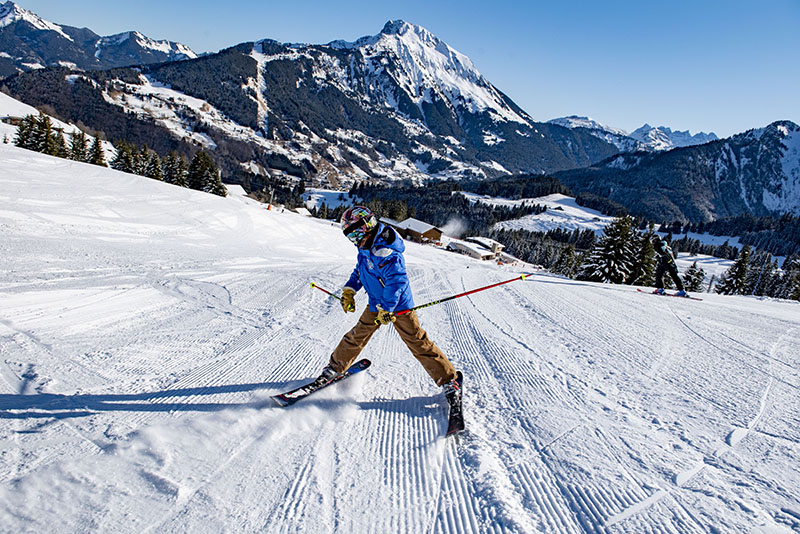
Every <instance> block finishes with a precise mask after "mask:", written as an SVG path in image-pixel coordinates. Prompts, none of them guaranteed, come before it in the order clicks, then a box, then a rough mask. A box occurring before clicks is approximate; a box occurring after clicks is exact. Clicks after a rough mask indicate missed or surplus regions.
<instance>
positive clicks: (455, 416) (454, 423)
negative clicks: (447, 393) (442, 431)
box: [447, 371, 464, 436]
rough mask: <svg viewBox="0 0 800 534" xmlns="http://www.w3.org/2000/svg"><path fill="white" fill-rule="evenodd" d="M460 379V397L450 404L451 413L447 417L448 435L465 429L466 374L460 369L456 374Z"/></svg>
mask: <svg viewBox="0 0 800 534" xmlns="http://www.w3.org/2000/svg"><path fill="white" fill-rule="evenodd" d="M456 380H457V381H458V398H457V399H455V401H454V402H452V403H449V401H448V404H450V413H449V415H448V417H447V435H448V436H452V435H453V434H459V433H461V432H463V431H464V411H463V410H462V409H461V408H462V404H461V403H462V400H463V397H464V375H462V374H461V371H458V375H457V376H456Z"/></svg>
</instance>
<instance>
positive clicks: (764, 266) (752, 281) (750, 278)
mask: <svg viewBox="0 0 800 534" xmlns="http://www.w3.org/2000/svg"><path fill="white" fill-rule="evenodd" d="M775 275H776V269H775V265H774V264H773V263H772V254H770V253H768V252H763V251H758V252H755V253H753V254H752V255H751V258H750V268H749V269H748V271H747V275H746V276H745V281H744V287H743V288H742V293H743V294H745V295H758V296H763V295H766V294H767V289H768V288H769V287H770V285H772V279H773V278H774V277H775Z"/></svg>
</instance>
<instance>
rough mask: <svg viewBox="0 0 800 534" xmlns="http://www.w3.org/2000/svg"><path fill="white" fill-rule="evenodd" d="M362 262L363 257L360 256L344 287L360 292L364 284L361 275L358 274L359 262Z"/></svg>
mask: <svg viewBox="0 0 800 534" xmlns="http://www.w3.org/2000/svg"><path fill="white" fill-rule="evenodd" d="M360 262H361V258H359V259H358V261H357V262H356V267H355V269H353V272H352V274H351V275H350V278H348V279H347V283H346V284H345V285H344V287H349V288H350V289H352V290H353V291H355V292H356V293H358V290H359V289H361V288H362V287H363V284H362V283H361V277H360V276H359V274H358V263H360Z"/></svg>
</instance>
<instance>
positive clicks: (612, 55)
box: [0, 0, 800, 137]
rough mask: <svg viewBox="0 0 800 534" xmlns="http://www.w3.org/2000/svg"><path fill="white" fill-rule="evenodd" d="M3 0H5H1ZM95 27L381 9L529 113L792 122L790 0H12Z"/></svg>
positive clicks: (795, 112)
mask: <svg viewBox="0 0 800 534" xmlns="http://www.w3.org/2000/svg"><path fill="white" fill-rule="evenodd" d="M0 1H2V0H0ZM16 3H17V4H18V5H20V6H21V7H23V8H25V9H29V10H31V11H34V12H36V13H38V14H39V15H40V16H41V17H43V18H45V19H47V20H50V21H52V22H56V23H60V24H65V25H69V26H78V27H87V28H90V29H91V30H93V31H94V32H96V33H98V34H100V35H110V34H114V33H119V32H123V31H128V30H137V31H139V32H141V33H143V34H145V35H147V36H149V37H152V38H156V39H169V40H171V41H178V42H182V43H184V44H187V45H189V46H190V47H191V48H192V49H193V50H195V51H196V52H215V51H217V50H219V49H221V48H225V47H227V46H232V45H234V44H237V43H241V42H245V41H254V40H258V39H263V38H271V39H275V40H278V41H281V42H303V43H314V44H321V43H327V42H330V41H333V40H336V39H344V40H348V41H352V40H355V39H357V38H358V37H362V36H364V35H375V34H377V33H379V32H380V30H381V28H383V25H384V23H385V22H386V21H387V20H391V19H403V20H406V21H408V22H411V23H414V24H418V25H420V26H423V27H425V28H427V29H428V30H430V31H431V32H432V33H434V34H435V35H437V36H438V37H439V38H441V39H442V40H444V41H445V42H447V43H448V44H449V45H450V46H452V47H453V48H455V49H456V50H458V51H460V52H462V53H464V54H466V55H467V56H469V57H470V58H471V59H472V61H473V62H474V63H475V65H476V66H477V67H478V70H480V71H481V73H482V74H483V75H484V76H486V78H487V79H488V80H489V81H490V82H492V83H493V84H494V85H495V86H496V87H497V88H498V89H500V90H501V91H503V92H504V93H506V94H507V95H508V96H510V97H511V99H512V100H514V101H515V102H516V103H517V104H518V105H519V106H520V107H522V108H523V109H524V110H525V111H527V112H528V113H529V114H530V115H532V116H533V117H534V119H536V120H539V121H546V120H549V119H552V118H556V117H563V116H566V115H583V116H590V117H592V118H593V119H595V120H598V121H600V122H602V123H604V124H607V125H609V126H614V127H617V128H622V129H624V130H627V131H629V132H630V131H633V130H635V129H636V128H638V127H639V126H641V125H642V124H644V123H645V122H646V123H649V124H651V125H653V126H660V125H664V126H669V127H670V128H672V129H673V130H690V131H691V133H693V134H694V133H697V132H700V131H705V132H710V131H713V132H714V133H716V134H717V135H719V136H720V137H727V136H729V135H733V134H735V133H739V132H742V131H745V130H748V129H750V128H757V127H761V126H765V125H767V124H769V123H770V122H773V121H776V120H782V119H788V120H792V121H794V122H796V123H799V124H800V0H766V1H763V2H759V1H756V0H691V1H689V0H662V1H650V0H628V1H622V0H605V1H601V0H584V1H577V0H548V1H539V0H528V1H523V0H520V1H507V0H484V1H480V2H479V1H475V0H460V1H451V0H440V1H437V0H404V1H398V0H393V1H388V2H387V1H382V0H339V1H336V2H333V1H330V0H282V1H280V2H276V1H273V0H242V1H237V0H228V1H214V2H212V1H206V0H191V1H189V0H158V1H156V0H136V1H120V0H66V1H65V0H17V1H16Z"/></svg>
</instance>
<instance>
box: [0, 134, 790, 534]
mask: <svg viewBox="0 0 800 534" xmlns="http://www.w3.org/2000/svg"><path fill="white" fill-rule="evenodd" d="M407 260H408V266H409V272H410V277H411V281H412V287H413V289H414V292H415V297H416V300H417V302H418V303H424V302H428V301H431V300H436V299H439V298H441V297H444V296H448V295H451V294H454V293H459V292H462V291H464V290H467V289H472V288H475V287H479V286H482V285H486V284H490V283H494V282H498V281H502V280H506V279H509V278H512V277H514V276H517V275H518V273H516V272H511V271H506V270H501V269H500V268H498V267H497V266H492V265H488V264H483V263H480V262H478V261H475V260H470V259H467V258H465V257H463V256H459V255H455V254H449V253H447V252H444V251H439V250H435V249H433V248H430V247H421V246H417V245H414V244H408V253H407ZM354 261H355V250H354V249H353V248H352V246H351V245H350V243H349V242H348V241H347V240H346V239H344V237H343V236H342V235H341V233H340V232H339V231H338V230H337V229H336V228H335V227H332V226H331V225H330V224H329V223H326V222H322V221H317V220H313V219H308V218H304V217H301V216H299V215H296V214H293V213H290V212H288V211H286V212H284V213H279V212H276V211H267V210H265V209H264V207H263V205H258V204H255V203H253V202H252V201H251V200H249V199H246V198H244V197H242V196H241V195H238V194H237V195H232V196H231V197H230V198H220V197H216V196H213V195H206V194H202V193H197V192H194V191H191V190H188V189H183V188H178V187H174V186H170V185H166V184H162V183H158V182H155V181H152V180H148V179H146V178H141V177H137V176H133V175H127V174H122V173H119V172H116V171H112V170H108V169H102V168H99V167H93V166H90V165H85V164H80V163H75V162H70V161H67V160H59V159H55V158H50V157H47V156H43V155H40V154H35V153H32V152H27V151H23V150H21V149H17V148H15V147H11V146H8V145H2V144H0V354H1V355H2V356H1V360H2V361H0V388H2V391H0V531H3V532H55V533H75V532H103V533H178V532H231V533H239V532H259V533H261V532H267V533H297V532H303V533H309V532H310V533H329V532H337V533H338V532H342V533H372V532H374V533H408V534H418V533H430V534H436V533H440V534H455V533H534V532H543V533H584V532H586V533H643V532H644V533H665V534H666V533H709V532H714V533H742V532H744V533H770V534H774V533H791V532H800V489H798V488H800V371H799V370H798V369H800V342H798V334H799V333H800V304H799V303H797V302H778V301H771V300H760V299H755V298H747V297H728V296H720V295H714V294H708V295H702V296H703V299H704V300H703V301H702V302H697V301H690V300H682V299H677V298H667V297H656V296H653V295H646V294H642V293H638V292H637V291H636V289H635V288H631V287H622V286H612V285H599V284H590V283H583V282H575V281H569V280H565V279H561V278H556V277H549V276H546V275H535V276H532V277H530V278H529V279H527V280H526V281H524V282H523V281H519V282H514V283H510V284H506V285H503V286H500V287H498V288H495V289H492V290H489V291H485V292H481V293H476V294H474V295H470V296H468V297H465V298H461V299H457V300H453V301H449V302H447V303H444V304H441V305H438V306H433V307H430V308H427V309H425V310H422V312H421V313H420V317H421V321H422V323H423V326H424V327H425V328H426V329H427V330H428V332H429V334H430V336H431V337H432V338H433V339H434V340H435V341H436V343H437V344H438V345H439V346H440V347H441V348H442V349H443V350H444V351H445V352H446V353H447V354H448V355H450V357H451V358H452V360H453V361H454V363H455V364H456V366H457V367H458V368H459V369H461V370H463V372H464V374H465V377H466V382H465V410H466V420H467V429H468V430H467V432H466V433H465V434H464V435H463V436H461V437H458V438H447V439H445V437H444V431H445V418H446V403H445V400H444V397H443V395H442V393H441V391H440V390H439V389H438V388H436V387H435V386H434V385H433V383H432V382H431V381H430V380H429V379H428V377H427V375H425V374H424V373H423V371H422V369H421V367H420V366H419V365H418V364H417V363H416V362H415V361H414V360H413V358H412V357H411V356H410V355H409V354H408V352H407V350H406V349H405V347H404V346H403V345H402V343H401V341H400V340H399V338H398V336H397V335H396V333H395V332H393V331H392V330H390V329H388V328H382V329H381V330H380V331H378V333H377V334H376V335H375V336H374V337H373V339H372V341H371V342H370V344H369V345H368V347H367V349H366V350H365V352H364V356H365V357H368V358H370V359H371V360H372V361H373V365H372V367H371V368H370V369H369V370H367V371H366V372H365V373H363V374H361V375H359V376H357V377H354V378H353V379H352V380H350V381H349V382H345V383H342V384H340V385H337V386H334V387H332V388H330V389H328V390H325V391H323V392H320V393H319V394H318V396H316V397H311V398H309V399H307V400H306V401H304V402H301V403H299V404H297V405H295V406H294V407H291V408H288V409H281V408H277V407H275V406H273V405H272V402H271V400H270V399H269V395H271V394H274V393H277V392H279V391H282V390H286V389H287V388H290V387H293V386H296V385H298V384H299V383H301V382H302V381H304V380H308V379H309V378H311V377H313V376H315V375H316V373H317V372H318V371H319V370H320V369H321V367H322V366H323V364H324V363H325V362H326V360H327V358H328V355H329V353H330V351H331V349H332V348H333V346H334V345H335V344H336V343H337V342H338V340H339V339H340V337H341V336H342V335H343V334H344V333H345V332H346V331H347V330H348V329H349V328H350V326H351V325H352V324H353V323H354V321H355V318H354V316H353V315H352V314H348V315H345V314H343V313H342V311H341V309H340V308H339V307H338V305H337V304H336V302H335V301H333V300H332V299H329V298H326V296H325V295H324V294H323V293H322V292H320V291H317V290H315V289H312V288H311V287H310V285H309V284H310V282H312V281H313V282H315V283H317V284H319V285H320V286H322V287H325V288H328V289H331V290H335V291H338V290H340V288H341V286H342V284H343V283H344V281H345V280H346V278H347V276H348V275H349V273H350V270H351V269H352V267H353V264H354ZM357 302H358V304H359V306H363V305H365V298H364V295H363V293H360V294H359V295H358V296H357Z"/></svg>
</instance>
